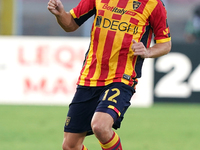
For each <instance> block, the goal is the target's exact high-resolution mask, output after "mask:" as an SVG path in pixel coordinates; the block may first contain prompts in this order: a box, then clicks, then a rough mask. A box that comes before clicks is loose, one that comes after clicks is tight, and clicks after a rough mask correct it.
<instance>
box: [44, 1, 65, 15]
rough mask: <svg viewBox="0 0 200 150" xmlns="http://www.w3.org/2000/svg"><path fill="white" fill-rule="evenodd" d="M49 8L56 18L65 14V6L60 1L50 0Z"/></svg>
mask: <svg viewBox="0 0 200 150" xmlns="http://www.w3.org/2000/svg"><path fill="white" fill-rule="evenodd" d="M47 8H48V10H49V11H50V12H51V13H52V14H54V15H56V16H58V15H61V14H62V13H63V12H65V10H64V7H63V4H62V2H61V1H60V0H49V2H48V6H47Z"/></svg>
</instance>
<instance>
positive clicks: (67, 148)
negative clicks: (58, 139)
mask: <svg viewBox="0 0 200 150" xmlns="http://www.w3.org/2000/svg"><path fill="white" fill-rule="evenodd" d="M85 136H86V132H83V133H70V132H64V138H63V144H62V148H63V150H87V148H86V147H84V146H83V140H84V138H85Z"/></svg>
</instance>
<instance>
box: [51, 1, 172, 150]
mask: <svg viewBox="0 0 200 150" xmlns="http://www.w3.org/2000/svg"><path fill="white" fill-rule="evenodd" d="M48 9H49V11H50V12H51V13H53V14H54V15H55V16H56V19H57V21H58V23H59V25H60V26H61V27H62V28H63V29H64V30H65V31H66V32H71V31H75V30H76V29H77V28H78V27H79V26H81V25H82V24H83V23H84V22H85V21H86V20H87V19H88V18H89V17H91V16H93V15H95V18H94V22H93V25H92V30H91V41H90V45H89V50H88V52H87V53H86V58H85V61H84V65H83V68H82V70H81V74H80V77H79V79H78V82H77V85H78V86H77V90H76V93H75V95H74V98H73V100H72V102H71V104H70V106H69V111H68V114H67V119H66V123H65V127H64V139H63V145H62V147H63V150H87V148H86V147H85V146H84V145H83V141H84V138H85V137H86V136H87V135H90V134H93V133H94V134H95V136H96V138H97V139H98V140H99V143H100V145H101V147H102V149H103V150H122V145H121V142H120V138H119V136H118V135H117V134H116V133H115V132H114V130H113V129H112V128H114V129H117V128H120V124H121V121H122V119H123V117H124V113H125V112H126V110H127V108H128V107H129V106H130V99H131V97H132V95H133V94H134V92H135V86H136V84H137V78H140V77H141V69H142V64H143V61H144V59H145V58H156V57H159V56H162V55H165V54H167V53H168V52H169V51H170V50H171V37H170V30H169V27H168V24H167V15H166V9H165V7H164V5H163V3H162V1H161V0H81V1H80V3H79V4H78V5H77V6H76V7H75V8H73V9H71V10H70V12H66V11H65V10H64V7H63V4H62V3H61V1H60V0H50V1H49V3H48ZM152 34H154V40H155V41H156V43H155V45H154V46H152V47H150V42H151V38H152Z"/></svg>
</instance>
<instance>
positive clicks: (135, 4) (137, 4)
mask: <svg viewBox="0 0 200 150" xmlns="http://www.w3.org/2000/svg"><path fill="white" fill-rule="evenodd" d="M140 5H141V2H138V1H133V10H136V9H138V8H139V7H140Z"/></svg>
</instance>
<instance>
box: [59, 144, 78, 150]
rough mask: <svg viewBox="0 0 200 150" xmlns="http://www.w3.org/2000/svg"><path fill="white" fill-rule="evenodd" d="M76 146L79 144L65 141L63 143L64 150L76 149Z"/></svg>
mask: <svg viewBox="0 0 200 150" xmlns="http://www.w3.org/2000/svg"><path fill="white" fill-rule="evenodd" d="M76 147H77V145H74V144H67V143H65V142H63V144H62V149H63V150H71V149H75V148H76Z"/></svg>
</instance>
